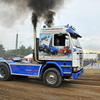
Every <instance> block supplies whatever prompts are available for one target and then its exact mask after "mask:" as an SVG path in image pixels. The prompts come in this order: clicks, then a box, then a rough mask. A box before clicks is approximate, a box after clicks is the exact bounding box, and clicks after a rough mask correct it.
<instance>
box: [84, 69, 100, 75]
mask: <svg viewBox="0 0 100 100" xmlns="http://www.w3.org/2000/svg"><path fill="white" fill-rule="evenodd" d="M84 74H100V69H84Z"/></svg>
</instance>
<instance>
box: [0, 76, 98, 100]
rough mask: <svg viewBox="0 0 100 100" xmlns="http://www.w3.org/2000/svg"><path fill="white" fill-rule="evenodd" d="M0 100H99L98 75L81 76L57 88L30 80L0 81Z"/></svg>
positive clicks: (64, 82)
mask: <svg viewBox="0 0 100 100" xmlns="http://www.w3.org/2000/svg"><path fill="white" fill-rule="evenodd" d="M0 100H100V74H99V75H86V74H83V75H82V76H81V77H80V78H79V79H77V80H71V81H63V82H62V84H61V86H60V87H58V88H49V87H46V86H45V84H44V83H43V82H42V81H40V80H33V79H32V78H19V79H18V78H17V79H15V80H13V81H0Z"/></svg>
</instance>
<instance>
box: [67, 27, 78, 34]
mask: <svg viewBox="0 0 100 100" xmlns="http://www.w3.org/2000/svg"><path fill="white" fill-rule="evenodd" d="M66 31H67V32H69V33H76V32H75V31H74V30H73V29H71V28H69V29H67V30H66Z"/></svg>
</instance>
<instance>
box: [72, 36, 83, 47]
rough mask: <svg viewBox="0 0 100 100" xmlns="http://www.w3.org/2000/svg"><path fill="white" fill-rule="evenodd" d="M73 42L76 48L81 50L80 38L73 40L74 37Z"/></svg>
mask: <svg viewBox="0 0 100 100" xmlns="http://www.w3.org/2000/svg"><path fill="white" fill-rule="evenodd" d="M72 41H73V44H74V46H75V47H77V48H81V45H80V43H79V40H78V38H73V37H72Z"/></svg>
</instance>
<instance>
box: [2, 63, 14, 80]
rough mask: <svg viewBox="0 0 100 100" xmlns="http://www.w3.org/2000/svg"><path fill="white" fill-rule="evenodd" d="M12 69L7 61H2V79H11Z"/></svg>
mask: <svg viewBox="0 0 100 100" xmlns="http://www.w3.org/2000/svg"><path fill="white" fill-rule="evenodd" d="M11 79H12V76H11V74H10V69H9V67H8V66H7V65H6V64H5V63H0V81H7V80H11Z"/></svg>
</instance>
